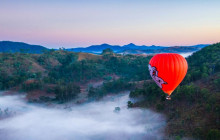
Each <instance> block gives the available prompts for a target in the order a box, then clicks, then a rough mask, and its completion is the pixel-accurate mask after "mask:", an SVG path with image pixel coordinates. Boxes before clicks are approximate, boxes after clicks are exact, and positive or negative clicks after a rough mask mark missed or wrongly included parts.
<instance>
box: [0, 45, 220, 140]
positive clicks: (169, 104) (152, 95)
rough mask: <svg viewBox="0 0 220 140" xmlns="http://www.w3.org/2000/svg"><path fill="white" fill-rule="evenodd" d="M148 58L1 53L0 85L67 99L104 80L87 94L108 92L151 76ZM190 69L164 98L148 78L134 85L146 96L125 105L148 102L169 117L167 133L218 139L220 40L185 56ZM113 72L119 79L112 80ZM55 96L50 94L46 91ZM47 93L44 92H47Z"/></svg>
mask: <svg viewBox="0 0 220 140" xmlns="http://www.w3.org/2000/svg"><path fill="white" fill-rule="evenodd" d="M150 58H151V56H149V57H142V56H135V55H125V56H123V55H119V54H115V53H113V51H112V50H111V49H106V50H104V51H103V53H102V54H101V55H94V54H87V53H74V52H68V51H65V50H56V51H55V50H47V51H45V52H44V53H42V54H29V53H21V52H19V53H0V74H1V77H0V89H1V90H7V89H12V90H20V91H25V92H27V93H28V95H32V94H33V95H34V93H36V92H35V91H37V93H38V94H39V95H40V97H39V99H40V100H42V101H48V100H56V101H60V102H66V101H70V100H72V99H74V98H76V97H77V96H78V95H79V94H80V90H81V89H80V85H82V84H84V83H86V82H88V81H91V80H100V79H103V80H104V81H105V82H104V83H103V85H102V86H100V87H96V88H94V87H89V88H88V92H89V94H88V96H89V98H91V99H99V98H101V97H103V96H105V95H106V94H107V93H117V92H119V91H121V90H128V89H133V87H134V85H133V84H132V83H135V82H134V81H141V80H147V79H151V78H150V75H149V72H148V69H147V64H148V62H149V60H150ZM187 61H188V64H189V69H188V73H187V75H186V77H185V79H184V81H183V82H182V83H181V85H180V86H179V87H178V88H177V89H176V90H175V91H174V93H173V94H172V100H171V101H166V99H165V94H164V93H162V91H161V90H160V89H159V88H158V86H157V85H156V84H154V82H152V81H149V80H148V81H146V82H145V83H144V84H143V86H142V88H140V87H141V86H137V85H136V87H139V88H136V89H135V90H133V91H131V93H130V97H132V98H136V97H142V98H143V99H144V100H142V101H139V102H136V103H132V102H128V106H129V107H148V108H152V109H155V110H156V111H159V112H164V113H165V114H167V116H168V127H167V129H166V131H167V134H169V135H172V136H176V137H177V138H179V137H195V138H200V139H211V140H212V139H219V137H220V136H219V135H220V132H219V116H220V104H219V103H220V44H219V43H218V44H214V45H210V46H208V47H206V48H203V49H202V50H201V51H198V52H196V53H194V54H193V55H192V56H190V57H188V58H187ZM110 75H117V76H118V77H119V79H111V76H110ZM51 94H53V95H55V99H54V98H53V99H50V98H48V97H50V96H49V95H51ZM47 95H48V97H47Z"/></svg>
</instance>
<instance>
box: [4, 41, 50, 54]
mask: <svg viewBox="0 0 220 140" xmlns="http://www.w3.org/2000/svg"><path fill="white" fill-rule="evenodd" d="M44 50H47V48H45V47H43V46H40V45H30V44H26V43H23V42H12V41H0V52H26V53H42V52H43V51H44Z"/></svg>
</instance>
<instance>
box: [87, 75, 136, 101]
mask: <svg viewBox="0 0 220 140" xmlns="http://www.w3.org/2000/svg"><path fill="white" fill-rule="evenodd" d="M132 87H133V85H132V84H130V83H128V82H127V81H125V80H124V79H118V80H114V81H111V82H106V83H103V86H102V87H100V88H93V87H91V88H90V89H89V95H88V96H89V98H92V99H99V98H102V97H103V96H105V95H106V94H107V93H117V92H119V91H123V90H129V89H131V88H132Z"/></svg>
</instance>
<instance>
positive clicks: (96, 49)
mask: <svg viewBox="0 0 220 140" xmlns="http://www.w3.org/2000/svg"><path fill="white" fill-rule="evenodd" d="M205 46H208V44H200V45H194V46H174V47H168V46H155V45H152V46H145V45H142V46H138V45H135V44H133V43H130V44H127V45H124V46H119V45H109V44H101V45H92V46H90V47H86V48H71V49H66V50H68V51H74V52H87V53H95V54H100V53H101V52H102V51H103V50H104V49H107V48H110V49H112V50H113V51H114V52H115V53H128V54H143V53H148V54H149V53H178V52H181V53H184V52H194V51H198V50H200V49H201V48H203V47H205Z"/></svg>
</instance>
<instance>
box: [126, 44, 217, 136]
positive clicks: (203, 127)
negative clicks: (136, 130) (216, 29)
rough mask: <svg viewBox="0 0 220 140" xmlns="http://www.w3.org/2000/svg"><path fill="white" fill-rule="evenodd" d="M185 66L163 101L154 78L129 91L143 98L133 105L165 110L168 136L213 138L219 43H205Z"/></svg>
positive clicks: (159, 110)
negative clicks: (183, 74) (178, 82)
mask: <svg viewBox="0 0 220 140" xmlns="http://www.w3.org/2000/svg"><path fill="white" fill-rule="evenodd" d="M187 61H188V65H189V69H188V73H187V75H186V77H185V79H184V81H183V82H182V84H181V85H180V86H179V87H178V88H177V89H176V90H175V91H174V93H173V94H172V100H171V101H165V94H164V93H163V92H162V90H160V89H159V88H158V87H157V85H156V84H155V83H154V82H148V83H145V85H144V86H143V88H139V89H136V90H134V91H132V92H131V93H130V97H132V98H137V97H143V98H144V100H143V101H139V102H136V103H134V104H132V103H131V102H129V103H130V106H133V107H147V108H149V107H150V108H152V109H154V110H156V111H158V112H163V113H165V114H167V117H168V122H167V123H168V126H167V129H166V132H167V134H168V135H170V136H176V137H178V138H181V137H194V138H199V139H206V140H207V139H210V140H217V139H219V138H220V130H219V128H220V127H219V126H220V122H219V116H220V43H217V44H213V45H210V46H207V47H205V48H203V49H201V50H200V51H198V52H196V53H194V54H193V55H192V56H190V57H188V58H187Z"/></svg>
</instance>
